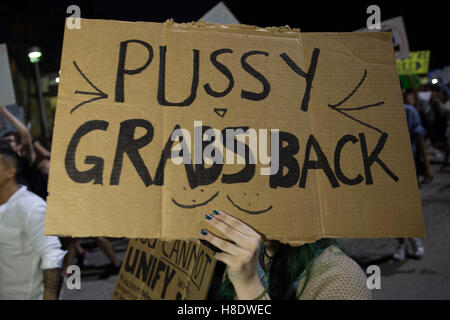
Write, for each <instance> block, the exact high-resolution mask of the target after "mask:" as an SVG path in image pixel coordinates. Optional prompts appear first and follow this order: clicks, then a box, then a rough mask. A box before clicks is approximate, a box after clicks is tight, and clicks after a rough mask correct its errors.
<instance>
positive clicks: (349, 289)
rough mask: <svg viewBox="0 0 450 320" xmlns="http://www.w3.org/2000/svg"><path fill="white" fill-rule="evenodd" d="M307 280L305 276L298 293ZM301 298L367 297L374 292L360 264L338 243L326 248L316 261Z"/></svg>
mask: <svg viewBox="0 0 450 320" xmlns="http://www.w3.org/2000/svg"><path fill="white" fill-rule="evenodd" d="M304 283H305V277H303V278H302V279H301V280H300V282H299V285H298V287H297V296H298V295H299V294H300V292H301V290H302V288H303V286H304ZM299 299H300V300H367V299H372V295H371V293H370V291H369V289H368V288H367V277H366V275H365V273H364V272H363V270H362V269H361V268H360V266H359V265H358V264H357V263H356V262H355V261H353V260H352V259H351V258H350V257H348V256H347V255H346V254H345V253H343V252H342V251H341V250H340V249H339V248H338V247H336V246H334V245H333V246H329V247H328V248H326V249H325V250H324V251H323V252H322V253H321V254H320V255H319V256H318V257H317V258H316V259H315V261H314V262H313V265H312V266H311V276H310V278H309V280H308V282H307V284H306V287H305V289H304V291H303V293H302V295H301V296H300V297H299Z"/></svg>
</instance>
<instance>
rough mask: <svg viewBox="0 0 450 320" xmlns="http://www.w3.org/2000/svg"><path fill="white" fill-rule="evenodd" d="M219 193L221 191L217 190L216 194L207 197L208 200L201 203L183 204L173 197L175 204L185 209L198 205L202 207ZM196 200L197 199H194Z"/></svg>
mask: <svg viewBox="0 0 450 320" xmlns="http://www.w3.org/2000/svg"><path fill="white" fill-rule="evenodd" d="M218 195H219V191H217V192H216V193H215V194H213V195H212V196H211V197H210V198H209V199H207V200H206V201H203V202H201V203H195V204H183V203H179V202H177V201H176V200H175V199H174V198H172V202H173V203H175V205H177V206H178V207H180V208H183V209H193V208H197V207H201V206H204V205H206V204H208V203H209V202H211V201H212V200H214V198H215V197H217V196H218ZM192 201H195V200H192Z"/></svg>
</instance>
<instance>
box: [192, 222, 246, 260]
mask: <svg viewBox="0 0 450 320" xmlns="http://www.w3.org/2000/svg"><path fill="white" fill-rule="evenodd" d="M200 234H201V237H202V239H204V240H206V241H208V242H209V243H211V244H212V245H214V246H216V247H217V248H219V249H220V250H222V251H223V252H226V253H229V254H231V255H233V256H239V255H243V254H246V253H247V252H246V251H245V250H244V249H242V248H240V247H238V246H237V245H235V244H233V243H231V242H230V241H226V240H223V239H221V238H219V237H217V236H216V235H214V234H213V233H211V232H209V231H207V230H205V229H202V230H201V232H200Z"/></svg>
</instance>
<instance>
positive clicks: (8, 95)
mask: <svg viewBox="0 0 450 320" xmlns="http://www.w3.org/2000/svg"><path fill="white" fill-rule="evenodd" d="M12 104H16V95H15V93H14V86H13V82H12V78H11V70H10V68H9V58H8V49H7V47H6V44H0V106H9V105H12Z"/></svg>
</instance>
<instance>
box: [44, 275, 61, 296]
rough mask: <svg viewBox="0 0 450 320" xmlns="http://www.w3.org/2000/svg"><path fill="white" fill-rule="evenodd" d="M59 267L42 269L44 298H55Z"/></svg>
mask: <svg viewBox="0 0 450 320" xmlns="http://www.w3.org/2000/svg"><path fill="white" fill-rule="evenodd" d="M60 272H61V269H58V268H55V269H47V270H44V300H56V295H57V291H58V281H59V274H60Z"/></svg>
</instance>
